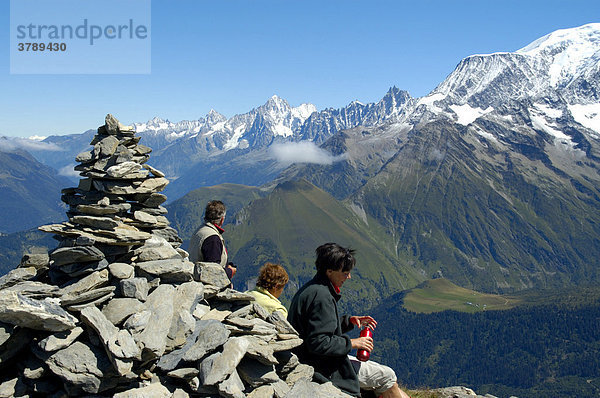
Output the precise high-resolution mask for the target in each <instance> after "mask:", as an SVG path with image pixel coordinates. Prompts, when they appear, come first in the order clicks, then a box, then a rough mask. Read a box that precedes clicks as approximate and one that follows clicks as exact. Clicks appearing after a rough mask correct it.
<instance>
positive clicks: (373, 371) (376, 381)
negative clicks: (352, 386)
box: [348, 355, 397, 395]
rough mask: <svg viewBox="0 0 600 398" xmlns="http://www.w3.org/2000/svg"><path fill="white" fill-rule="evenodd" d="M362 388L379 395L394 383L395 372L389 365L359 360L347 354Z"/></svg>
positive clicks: (395, 379)
mask: <svg viewBox="0 0 600 398" xmlns="http://www.w3.org/2000/svg"><path fill="white" fill-rule="evenodd" d="M348 358H349V359H350V362H351V363H352V366H353V367H354V370H355V371H356V375H357V376H358V384H359V385H360V388H361V389H362V390H372V391H374V392H375V394H377V395H381V394H383V393H384V392H386V391H387V390H389V389H390V388H392V386H393V385H394V384H395V383H396V381H397V378H396V372H394V370H393V369H392V368H390V367H389V366H385V365H382V364H380V363H377V362H373V361H366V362H361V361H359V360H358V359H356V357H353V356H352V355H348Z"/></svg>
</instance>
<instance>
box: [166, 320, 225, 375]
mask: <svg viewBox="0 0 600 398" xmlns="http://www.w3.org/2000/svg"><path fill="white" fill-rule="evenodd" d="M229 335H230V333H229V331H228V330H227V329H226V328H225V326H223V324H222V323H221V322H218V321H215V320H208V321H203V320H198V321H196V327H195V329H194V332H193V334H191V335H190V336H188V338H187V340H186V343H185V344H184V346H183V347H181V348H180V349H177V350H174V351H171V352H170V353H168V354H166V355H164V356H163V357H162V358H160V360H159V361H158V364H157V366H158V367H159V368H160V369H162V370H173V369H175V368H176V367H177V366H178V365H179V363H180V362H181V361H184V360H185V361H197V360H199V359H201V358H203V357H204V356H205V355H206V354H208V353H210V352H212V351H214V350H216V349H217V348H218V347H221V346H222V345H223V344H225V342H226V341H227V339H228V338H229Z"/></svg>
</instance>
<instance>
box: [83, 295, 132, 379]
mask: <svg viewBox="0 0 600 398" xmlns="http://www.w3.org/2000/svg"><path fill="white" fill-rule="evenodd" d="M81 320H82V321H83V322H85V323H86V324H87V325H89V326H91V327H92V329H94V330H95V331H96V333H98V336H99V337H100V341H101V342H102V344H104V347H105V348H106V350H107V352H109V353H110V354H112V355H114V356H115V357H117V358H123V359H140V355H141V352H140V349H139V347H138V346H137V345H136V343H135V341H134V339H133V337H132V336H131V334H130V333H129V332H128V331H127V330H119V328H117V327H116V326H115V325H113V324H112V323H111V322H110V321H109V320H108V319H107V318H106V317H105V316H104V314H103V313H102V312H100V310H99V309H98V308H96V307H87V308H84V309H83V310H81ZM109 357H110V356H109ZM119 373H120V372H119Z"/></svg>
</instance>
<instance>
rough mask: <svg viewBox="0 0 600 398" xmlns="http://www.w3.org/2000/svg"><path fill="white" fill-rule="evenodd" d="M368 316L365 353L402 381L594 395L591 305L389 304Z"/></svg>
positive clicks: (598, 364) (597, 333) (596, 333)
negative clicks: (371, 338) (466, 309)
mask: <svg viewBox="0 0 600 398" xmlns="http://www.w3.org/2000/svg"><path fill="white" fill-rule="evenodd" d="M392 301H393V300H392ZM371 314H372V315H373V316H374V317H376V319H377V320H378V322H379V325H378V327H377V330H376V333H375V334H376V349H375V351H374V352H373V355H372V358H373V359H375V360H378V361H381V362H382V363H385V364H387V365H389V366H391V367H393V368H394V369H395V371H396V373H397V375H398V379H399V381H400V382H401V383H403V384H404V385H407V386H411V387H432V388H433V387H441V386H452V385H464V386H468V387H471V388H473V389H475V390H476V391H477V392H478V393H479V394H485V393H490V394H493V395H496V396H500V397H504V396H506V397H508V396H510V395H516V396H518V397H520V398H526V397H575V396H576V397H579V398H581V397H598V396H600V305H599V304H597V303H596V304H594V305H586V306H568V305H564V304H563V303H561V304H551V305H541V306H530V307H517V308H515V309H512V310H507V311H487V312H486V311H484V312H479V313H475V314H467V313H461V312H455V311H444V312H439V313H433V314H415V313H410V312H407V311H406V310H404V309H401V308H399V307H398V306H395V305H393V304H392V303H391V302H389V303H387V304H383V305H381V306H379V307H377V308H376V309H375V310H374V311H373V312H372V313H371Z"/></svg>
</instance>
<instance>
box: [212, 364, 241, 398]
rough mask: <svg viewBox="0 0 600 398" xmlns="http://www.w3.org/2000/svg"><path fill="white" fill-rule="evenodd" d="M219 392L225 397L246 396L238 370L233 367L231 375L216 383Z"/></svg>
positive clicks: (239, 397)
mask: <svg viewBox="0 0 600 398" xmlns="http://www.w3.org/2000/svg"><path fill="white" fill-rule="evenodd" d="M218 388H219V393H220V394H221V396H222V397H225V398H246V394H244V392H243V390H244V388H245V387H244V383H243V382H242V379H240V376H239V374H238V372H237V371H236V370H235V369H234V370H233V372H232V373H231V375H229V377H228V378H227V379H225V381H223V382H222V383H219V385H218Z"/></svg>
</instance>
